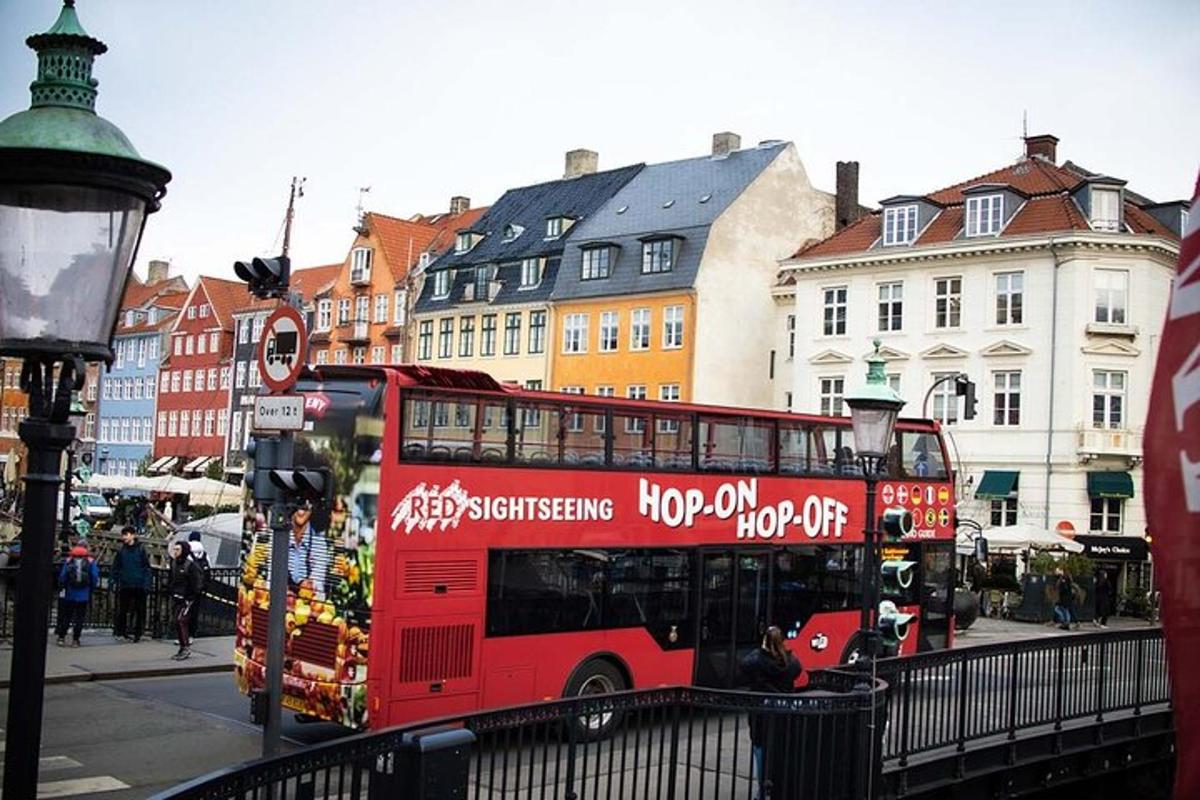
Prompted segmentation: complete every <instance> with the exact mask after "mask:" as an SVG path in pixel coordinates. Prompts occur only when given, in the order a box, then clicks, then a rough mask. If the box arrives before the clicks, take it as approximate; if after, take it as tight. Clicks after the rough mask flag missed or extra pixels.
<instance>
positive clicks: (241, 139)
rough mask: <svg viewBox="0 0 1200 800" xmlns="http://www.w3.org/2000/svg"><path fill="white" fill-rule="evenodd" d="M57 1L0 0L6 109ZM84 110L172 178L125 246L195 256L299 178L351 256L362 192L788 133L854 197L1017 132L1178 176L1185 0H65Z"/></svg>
mask: <svg viewBox="0 0 1200 800" xmlns="http://www.w3.org/2000/svg"><path fill="white" fill-rule="evenodd" d="M58 8H59V3H58V2H56V0H0V116H3V115H7V114H9V113H12V112H15V111H18V110H21V109H23V108H25V107H27V106H28V102H29V97H28V84H29V81H30V80H31V79H32V77H33V74H34V65H35V60H34V56H33V53H32V51H30V50H28V49H27V48H26V47H25V46H24V44H23V40H24V38H25V36H27V35H28V34H30V33H34V32H40V31H43V30H45V29H46V28H48V27H49V25H50V24H51V23H52V22H53V21H54V19H55V17H56V15H57V13H58ZM78 9H79V15H80V19H81V21H82V23H83V25H84V27H85V28H86V29H87V30H88V32H89V33H91V34H92V35H93V36H96V37H97V38H100V39H102V40H103V41H105V42H106V43H107V44H108V45H109V52H108V53H107V54H105V55H104V56H101V57H100V58H99V59H98V62H97V65H96V70H95V73H94V74H95V76H96V77H97V78H98V79H99V81H100V98H99V104H98V108H99V111H100V113H101V114H102V115H103V116H105V117H107V118H108V119H110V120H112V121H113V122H115V123H116V124H117V125H119V126H120V127H121V128H122V130H124V131H125V133H126V134H128V135H129V137H130V138H131V139H132V141H133V143H134V144H135V146H136V147H137V148H138V150H139V151H140V152H141V153H142V155H143V156H145V157H147V158H150V159H152V160H154V161H158V162H159V163H161V164H163V165H165V166H167V167H168V168H169V169H170V170H171V171H172V173H174V179H173V180H172V182H171V184H170V186H169V190H168V195H167V197H166V199H165V201H164V204H163V210H162V211H161V212H160V213H159V214H157V215H156V216H154V217H152V218H151V220H150V222H149V224H148V227H147V232H146V235H145V239H144V241H143V244H142V250H141V253H140V254H139V259H138V261H139V271H140V272H144V268H143V265H144V264H145V261H146V260H147V259H149V258H169V259H170V260H171V261H172V262H173V264H174V265H175V267H176V268H177V269H178V270H179V271H180V272H182V273H183V274H185V275H187V276H188V277H189V278H192V277H194V276H195V275H197V274H199V273H207V274H213V275H220V276H226V277H232V270H231V267H230V263H231V262H232V261H233V260H234V259H235V258H240V257H246V256H253V255H259V254H264V253H268V252H271V251H273V250H274V248H276V247H277V246H278V237H279V233H280V229H281V222H282V219H283V211H284V206H285V203H286V199H287V187H288V181H289V179H290V177H291V176H292V175H302V176H306V177H307V178H308V183H307V187H306V194H305V197H304V199H303V200H302V201H301V202H300V204H299V207H298V211H297V215H296V225H295V230H294V234H293V242H292V257H293V263H294V264H295V265H297V266H308V265H315V264H324V263H331V262H334V261H341V260H342V259H343V258H344V256H345V253H346V249H347V248H348V246H349V245H350V243H351V241H352V238H353V234H352V232H351V230H350V226H351V225H352V224H353V222H354V219H355V205H356V203H357V199H358V187H361V186H370V187H371V192H370V194H369V195H367V197H366V205H367V208H368V209H370V210H377V211H380V212H383V213H386V214H391V215H394V216H400V217H406V216H409V215H411V214H413V213H417V212H426V213H429V212H436V211H442V210H445V209H446V208H447V207H448V204H449V199H450V196H451V195H454V194H464V195H467V196H469V197H470V198H471V200H472V202H473V203H474V204H475V205H481V204H486V203H491V202H492V201H494V200H495V199H496V198H497V197H498V196H499V195H500V194H501V193H502V192H503V191H504V190H505V189H506V188H508V187H512V186H521V185H525V184H530V183H536V182H539V181H543V180H549V179H553V178H557V177H560V176H561V172H562V160H563V153H564V152H565V151H566V150H569V149H572V148H576V147H586V148H589V149H593V150H597V151H598V152H599V153H600V167H601V169H604V168H610V167H617V166H621V165H624V164H630V163H636V162H638V161H647V162H653V161H663V160H671V159H676V158H683V157H687V156H694V155H701V154H703V153H706V152H708V149H709V146H710V138H711V134H712V133H713V132H715V131H722V130H731V131H734V132H737V133H739V134H741V136H742V141H743V144H744V145H749V144H754V143H756V142H758V141H759V140H762V139H775V138H777V139H788V140H791V141H793V142H795V143H796V146H797V148H798V149H799V153H800V156H801V158H802V159H803V160H804V163H805V166H806V167H807V169H808V174H809V177H810V178H811V180H812V181H813V183H814V184H815V185H816V186H817V187H819V188H823V189H826V190H829V191H832V190H833V187H834V164H835V162H836V161H838V160H839V159H841V160H855V159H856V160H858V161H860V162H861V164H862V173H861V198H862V200H863V202H865V203H871V204H874V203H875V202H876V201H878V200H879V199H882V198H885V197H888V196H890V195H894V194H901V193H924V192H927V191H931V190H933V189H936V188H939V187H941V186H943V185H946V184H949V183H954V182H957V181H959V180H963V179H966V178H968V177H971V176H973V175H976V174H979V173H981V172H984V171H988V170H991V169H994V168H996V167H999V166H1001V165H1003V164H1005V163H1008V162H1010V161H1012V160H1014V159H1015V158H1016V157H1017V156H1018V155H1019V154H1020V152H1021V142H1020V135H1021V119H1022V114H1023V113H1025V112H1027V113H1028V119H1029V132H1030V133H1053V134H1055V135H1057V136H1058V137H1060V138H1061V140H1062V141H1061V142H1060V144H1059V151H1058V152H1059V160H1060V161H1062V160H1064V159H1072V160H1074V161H1076V162H1077V163H1079V164H1082V165H1084V166H1086V167H1087V168H1089V169H1092V170H1095V171H1100V172H1105V173H1108V174H1111V175H1115V176H1118V177H1121V178H1124V179H1126V180H1128V181H1129V186H1130V188H1132V189H1134V190H1136V191H1139V192H1141V193H1143V194H1146V195H1148V196H1150V197H1151V198H1153V199H1155V200H1166V199H1178V198H1183V197H1186V196H1189V195H1190V193H1191V187H1192V183H1193V181H1194V179H1195V175H1196V169H1197V166H1198V160H1197V155H1198V154H1197V148H1196V146H1195V145H1196V142H1197V140H1198V139H1197V135H1196V132H1197V131H1198V130H1200V103H1197V102H1196V97H1197V91H1198V88H1200V85H1198V84H1197V75H1200V69H1198V67H1200V55H1198V54H1200V3H1197V2H1194V0H1193V1H1190V2H1139V3H1129V2H1127V0H1120V1H1118V2H1075V3H1055V2H1049V0H1039V2H1002V3H990V4H988V3H985V4H980V3H968V2H960V3H935V2H919V3H885V2H855V1H854V0H842V1H841V2H836V3H835V2H823V3H808V2H800V0H792V1H791V2H767V1H759V0H737V1H736V2H735V1H734V0H724V1H723V2H710V1H709V0H691V2H679V3H667V2H656V0H638V1H637V2H625V1H624V0H604V2H593V3H587V4H583V3H579V4H574V3H570V2H567V3H563V2H557V3H547V2H541V3H534V2H525V1H524V0H503V1H502V2H500V1H497V0H493V1H492V2H462V1H460V0H431V1H429V2H426V0H390V1H386V2H385V0H338V1H335V0H204V1H203V2H174V1H172V0H79V2H78Z"/></svg>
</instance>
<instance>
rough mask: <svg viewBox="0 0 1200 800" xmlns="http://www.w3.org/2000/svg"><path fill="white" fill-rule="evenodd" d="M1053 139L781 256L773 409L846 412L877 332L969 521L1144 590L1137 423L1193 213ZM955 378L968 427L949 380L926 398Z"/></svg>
mask: <svg viewBox="0 0 1200 800" xmlns="http://www.w3.org/2000/svg"><path fill="white" fill-rule="evenodd" d="M1056 142H1057V140H1054V139H1053V137H1033V138H1032V139H1031V140H1030V147H1029V150H1030V152H1027V155H1026V157H1025V158H1024V159H1022V160H1021V161H1019V162H1017V164H1015V165H1012V166H1010V167H1006V168H1004V169H1002V170H999V171H997V172H995V173H992V174H990V175H987V176H983V177H982V178H979V179H975V180H973V181H971V182H968V183H966V184H961V185H959V186H956V187H951V189H948V190H942V191H941V192H935V193H933V194H931V195H924V196H920V197H916V196H913V197H907V196H906V197H899V198H892V199H891V200H887V201H884V202H883V204H882V205H883V208H882V209H881V210H880V211H879V212H876V213H874V214H872V215H870V216H869V217H866V218H864V219H862V220H860V221H859V222H857V223H855V224H854V225H851V226H849V227H847V228H846V229H844V230H843V231H841V232H839V233H838V234H835V235H834V236H833V237H831V238H830V239H827V240H825V241H824V242H822V243H820V244H818V245H815V246H814V247H811V248H809V249H807V250H805V251H802V252H800V253H798V254H797V255H796V256H794V257H793V258H791V259H789V260H787V261H785V262H784V263H783V265H782V271H781V280H780V284H779V285H778V286H777V287H776V289H775V297H776V301H777V304H778V314H779V318H778V320H777V325H776V330H777V337H778V338H777V342H776V348H777V353H778V354H779V356H780V358H779V363H780V365H781V369H780V370H779V372H778V374H777V376H776V402H777V403H778V404H779V405H780V406H782V407H787V405H788V403H789V401H790V403H791V406H790V407H791V408H793V409H794V410H797V411H820V412H822V413H834V414H838V413H847V412H848V409H847V408H846V407H845V405H844V403H843V402H842V397H843V396H844V395H845V394H846V393H847V392H853V391H854V390H855V389H857V388H859V387H860V386H861V384H862V383H863V382H864V380H865V378H864V375H865V370H864V366H863V361H862V358H863V356H865V355H866V354H867V353H868V352H870V351H871V349H872V341H873V340H875V339H878V340H879V341H880V342H881V344H882V347H881V352H882V353H883V354H884V356H885V358H886V359H887V373H888V377H889V381H890V382H891V383H892V385H893V387H894V388H896V389H897V390H898V391H899V392H900V394H901V395H902V396H903V397H905V398H906V399H907V401H908V403H907V405H906V406H905V408H904V410H903V411H902V414H904V415H907V416H913V417H918V416H930V417H934V418H936V419H938V420H940V421H941V422H942V424H943V425H944V431H945V434H946V439H947V445H948V447H949V449H950V456H951V459H952V461H954V464H955V469H956V473H957V483H958V501H959V502H958V513H959V519H960V520H964V519H967V520H974V521H975V522H977V523H979V524H980V525H981V526H983V527H984V528H987V527H1002V526H1010V525H1016V524H1028V525H1033V526H1036V527H1041V528H1046V529H1058V530H1059V531H1061V532H1064V533H1067V534H1068V535H1074V536H1077V537H1079V538H1078V540H1079V541H1082V542H1084V543H1085V546H1086V547H1087V550H1086V552H1087V553H1088V554H1089V555H1090V556H1092V557H1093V559H1095V560H1096V561H1097V562H1099V563H1100V565H1101V566H1102V567H1104V568H1106V569H1109V570H1110V571H1111V572H1112V577H1113V578H1115V579H1117V580H1118V581H1119V583H1118V586H1119V587H1122V588H1125V589H1127V590H1129V591H1134V590H1137V589H1138V588H1139V587H1141V588H1142V589H1144V588H1147V587H1148V586H1149V584H1150V580H1151V576H1150V569H1149V561H1148V559H1147V551H1148V548H1147V547H1146V544H1145V538H1144V537H1145V535H1146V534H1147V529H1146V515H1145V510H1144V506H1143V498H1144V490H1143V485H1142V470H1141V463H1142V449H1141V447H1142V430H1143V427H1144V422H1145V418H1146V413H1147V406H1148V403H1149V398H1150V386H1151V380H1152V376H1153V371H1154V364H1155V361H1156V358H1157V351H1158V346H1159V333H1160V330H1161V326H1162V320H1163V318H1164V314H1165V310H1166V307H1167V302H1168V297H1169V293H1170V288H1171V281H1172V278H1173V276H1174V271H1175V261H1176V258H1177V256H1178V230H1179V229H1178V227H1177V225H1179V224H1181V221H1182V218H1183V214H1185V213H1186V210H1185V208H1184V207H1183V205H1182V204H1151V203H1149V201H1146V200H1145V198H1141V197H1140V196H1137V195H1134V194H1133V193H1131V192H1127V191H1126V190H1125V189H1124V184H1123V182H1121V181H1115V180H1113V179H1110V178H1104V177H1102V176H1096V175H1092V174H1091V173H1087V172H1086V171H1083V170H1081V169H1080V168H1078V167H1074V166H1073V165H1071V164H1070V163H1069V162H1068V164H1067V165H1064V166H1063V167H1058V166H1056V165H1055V163H1054V149H1055V148H1054V145H1055V144H1056ZM1105 192H1112V195H1111V196H1107V195H1105V194H1104V193H1105ZM839 239H840V241H839ZM959 374H962V375H965V376H967V377H968V378H969V379H970V380H972V381H973V382H974V383H975V386H976V398H977V405H976V414H975V417H974V419H970V420H968V419H966V418H965V414H964V412H965V408H964V398H963V397H960V396H958V395H957V394H956V383H955V381H954V380H947V381H945V382H943V383H940V384H938V385H937V386H936V388H932V391H931V387H935V384H937V382H938V379H939V378H943V377H948V376H952V375H959ZM927 394H928V398H927V399H926V395H927ZM1116 537H1121V538H1120V539H1117V538H1116ZM1127 537H1136V539H1137V541H1133V540H1131V539H1130V538H1127ZM1114 544H1116V545H1118V547H1117V548H1116V549H1115V550H1114V548H1113V547H1112V545H1114Z"/></svg>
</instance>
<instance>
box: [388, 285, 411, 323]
mask: <svg viewBox="0 0 1200 800" xmlns="http://www.w3.org/2000/svg"><path fill="white" fill-rule="evenodd" d="M394 303H395V305H394V307H393V309H392V322H394V323H395V324H397V325H403V324H404V320H405V319H406V318H407V317H408V292H406V291H404V290H403V289H397V290H396V293H395V295H394Z"/></svg>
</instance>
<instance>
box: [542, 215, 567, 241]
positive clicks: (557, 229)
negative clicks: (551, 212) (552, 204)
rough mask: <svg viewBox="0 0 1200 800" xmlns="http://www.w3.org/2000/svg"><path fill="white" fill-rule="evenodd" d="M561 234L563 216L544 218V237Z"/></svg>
mask: <svg viewBox="0 0 1200 800" xmlns="http://www.w3.org/2000/svg"><path fill="white" fill-rule="evenodd" d="M562 234H563V218H562V217H550V218H549V219H547V220H546V238H547V239H557V238H559V237H560V236H562Z"/></svg>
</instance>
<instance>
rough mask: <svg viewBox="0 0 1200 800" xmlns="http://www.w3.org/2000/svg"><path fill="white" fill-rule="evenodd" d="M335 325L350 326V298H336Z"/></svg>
mask: <svg viewBox="0 0 1200 800" xmlns="http://www.w3.org/2000/svg"><path fill="white" fill-rule="evenodd" d="M337 324H338V325H349V324H350V298H349V297H339V298H338V305H337Z"/></svg>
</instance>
